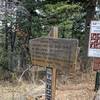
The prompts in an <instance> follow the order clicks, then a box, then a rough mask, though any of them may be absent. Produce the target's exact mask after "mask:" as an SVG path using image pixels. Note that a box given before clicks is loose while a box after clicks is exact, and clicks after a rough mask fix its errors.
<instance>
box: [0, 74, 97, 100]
mask: <svg viewBox="0 0 100 100" xmlns="http://www.w3.org/2000/svg"><path fill="white" fill-rule="evenodd" d="M94 79H95V73H88V74H81V73H80V74H79V73H78V74H76V76H74V77H73V78H72V77H71V78H68V79H67V80H66V84H62V81H61V82H59V83H57V84H58V85H57V91H56V100H93V97H94V95H95V92H94V91H93V89H94ZM44 93H45V85H43V84H42V85H34V84H33V83H26V82H21V83H19V84H16V83H15V84H11V83H9V82H1V84H0V100H35V98H36V97H39V96H41V95H44ZM39 100H44V99H43V98H42V97H41V99H39Z"/></svg>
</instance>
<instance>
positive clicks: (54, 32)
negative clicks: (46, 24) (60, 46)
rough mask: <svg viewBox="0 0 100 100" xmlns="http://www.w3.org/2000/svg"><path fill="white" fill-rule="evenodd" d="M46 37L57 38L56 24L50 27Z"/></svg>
mask: <svg viewBox="0 0 100 100" xmlns="http://www.w3.org/2000/svg"><path fill="white" fill-rule="evenodd" d="M48 37H52V38H58V27H57V26H53V27H51V30H50V32H49V35H48Z"/></svg>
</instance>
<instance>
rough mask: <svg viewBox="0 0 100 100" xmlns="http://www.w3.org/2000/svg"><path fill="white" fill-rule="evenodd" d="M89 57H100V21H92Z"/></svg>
mask: <svg viewBox="0 0 100 100" xmlns="http://www.w3.org/2000/svg"><path fill="white" fill-rule="evenodd" d="M88 56H89V57H100V21H91V26H90V36H89V47H88Z"/></svg>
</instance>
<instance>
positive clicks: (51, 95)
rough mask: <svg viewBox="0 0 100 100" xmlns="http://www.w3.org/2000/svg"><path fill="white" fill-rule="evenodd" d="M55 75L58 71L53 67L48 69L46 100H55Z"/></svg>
mask: <svg viewBox="0 0 100 100" xmlns="http://www.w3.org/2000/svg"><path fill="white" fill-rule="evenodd" d="M55 75H56V70H55V69H54V68H52V67H46V97H45V100H54V99H55V83H56V82H55V81H56V79H55Z"/></svg>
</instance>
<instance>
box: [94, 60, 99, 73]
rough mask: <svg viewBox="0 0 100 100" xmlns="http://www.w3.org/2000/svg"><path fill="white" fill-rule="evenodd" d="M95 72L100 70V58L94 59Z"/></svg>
mask: <svg viewBox="0 0 100 100" xmlns="http://www.w3.org/2000/svg"><path fill="white" fill-rule="evenodd" d="M93 70H94V71H98V70H100V58H94V59H93Z"/></svg>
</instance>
